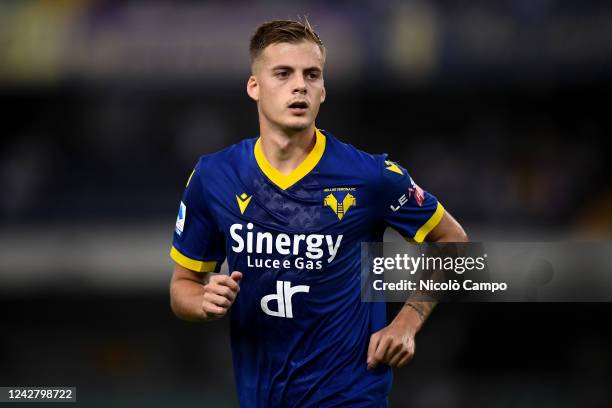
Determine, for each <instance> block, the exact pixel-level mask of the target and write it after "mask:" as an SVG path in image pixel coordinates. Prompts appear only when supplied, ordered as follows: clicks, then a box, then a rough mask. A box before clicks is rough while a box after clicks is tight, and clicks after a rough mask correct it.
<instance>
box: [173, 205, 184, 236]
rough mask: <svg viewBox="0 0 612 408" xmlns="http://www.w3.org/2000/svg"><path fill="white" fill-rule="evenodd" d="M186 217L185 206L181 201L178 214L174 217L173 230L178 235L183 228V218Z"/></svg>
mask: <svg viewBox="0 0 612 408" xmlns="http://www.w3.org/2000/svg"><path fill="white" fill-rule="evenodd" d="M186 217H187V206H186V205H185V204H184V203H183V202H182V201H181V205H180V206H179V212H178V216H177V217H176V227H175V228H174V231H176V233H177V234H178V235H179V236H180V235H181V234H182V233H183V229H184V228H185V218H186Z"/></svg>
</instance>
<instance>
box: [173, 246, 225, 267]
mask: <svg viewBox="0 0 612 408" xmlns="http://www.w3.org/2000/svg"><path fill="white" fill-rule="evenodd" d="M170 258H172V259H173V260H174V262H176V263H177V264H179V265H181V266H182V267H184V268H187V269H190V270H192V271H196V272H214V271H215V269H216V267H217V262H216V261H197V260H195V259H191V258H189V257H187V256H185V255H183V254H181V253H180V252H179V251H178V249H176V248H175V247H174V246H173V247H172V249H171V250H170Z"/></svg>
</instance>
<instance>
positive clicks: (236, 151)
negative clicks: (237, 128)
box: [194, 138, 256, 179]
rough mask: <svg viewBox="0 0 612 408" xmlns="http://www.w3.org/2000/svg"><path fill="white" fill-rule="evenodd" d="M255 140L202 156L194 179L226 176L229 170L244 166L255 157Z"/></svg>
mask: <svg viewBox="0 0 612 408" xmlns="http://www.w3.org/2000/svg"><path fill="white" fill-rule="evenodd" d="M255 140H256V139H255V138H249V139H243V140H241V141H240V142H238V143H236V144H233V145H231V146H228V147H226V148H224V149H222V150H219V151H217V152H214V153H209V154H205V155H202V156H200V158H199V159H198V161H197V163H196V166H195V171H194V177H195V176H197V177H198V178H199V179H202V178H203V177H206V178H215V176H216V175H218V174H221V173H224V174H226V173H227V171H228V169H235V168H236V167H239V166H241V165H243V164H244V163H246V162H247V161H248V158H249V157H250V156H252V155H253V147H254V146H255Z"/></svg>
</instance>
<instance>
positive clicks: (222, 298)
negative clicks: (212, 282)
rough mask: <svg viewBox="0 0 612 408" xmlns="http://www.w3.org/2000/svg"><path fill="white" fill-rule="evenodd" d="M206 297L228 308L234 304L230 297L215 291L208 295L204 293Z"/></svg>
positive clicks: (209, 300)
mask: <svg viewBox="0 0 612 408" xmlns="http://www.w3.org/2000/svg"><path fill="white" fill-rule="evenodd" d="M204 299H205V300H207V301H208V302H210V303H212V304H213V305H216V306H219V307H222V308H224V309H227V308H229V307H230V306H231V305H232V302H230V300H229V299H228V298H226V297H225V296H221V295H217V294H214V293H207V294H206V295H204Z"/></svg>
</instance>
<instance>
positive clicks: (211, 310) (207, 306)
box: [202, 301, 227, 316]
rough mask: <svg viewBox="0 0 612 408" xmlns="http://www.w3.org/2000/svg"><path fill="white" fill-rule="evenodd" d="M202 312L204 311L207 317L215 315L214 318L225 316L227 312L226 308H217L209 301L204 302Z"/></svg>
mask: <svg viewBox="0 0 612 408" xmlns="http://www.w3.org/2000/svg"><path fill="white" fill-rule="evenodd" d="M202 310H204V313H206V315H213V316H223V315H224V314H225V313H226V312H227V310H226V309H225V308H222V307H221V306H217V305H215V304H213V303H210V302H208V301H204V302H203V303H202Z"/></svg>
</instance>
